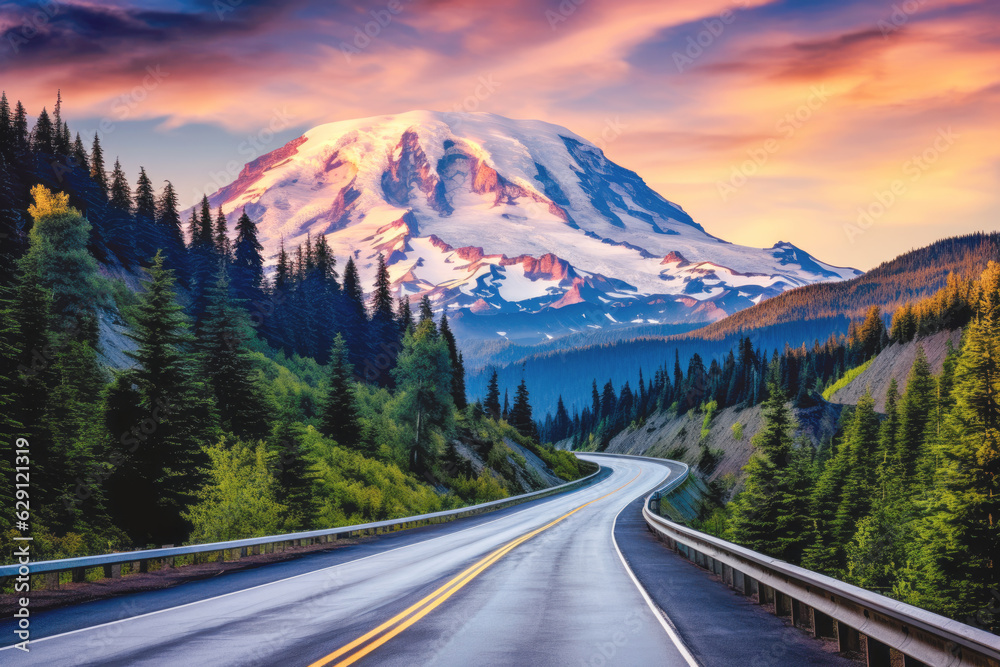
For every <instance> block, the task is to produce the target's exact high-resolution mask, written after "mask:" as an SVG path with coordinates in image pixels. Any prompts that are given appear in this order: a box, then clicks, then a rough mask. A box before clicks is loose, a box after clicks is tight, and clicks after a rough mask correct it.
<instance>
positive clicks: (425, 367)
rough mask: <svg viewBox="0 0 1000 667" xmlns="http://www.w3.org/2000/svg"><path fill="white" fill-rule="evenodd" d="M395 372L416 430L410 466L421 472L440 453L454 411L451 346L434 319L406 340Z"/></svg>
mask: <svg viewBox="0 0 1000 667" xmlns="http://www.w3.org/2000/svg"><path fill="white" fill-rule="evenodd" d="M393 375H394V376H395V378H396V384H397V387H398V388H399V391H400V396H401V398H402V402H401V405H400V410H401V418H402V420H403V421H404V422H405V423H407V424H408V425H410V426H411V427H412V428H413V431H414V439H413V442H412V445H411V447H410V467H411V469H412V470H414V471H422V470H424V469H425V468H426V466H427V465H429V464H430V463H432V462H433V461H434V459H435V458H436V457H437V456H438V454H439V453H440V451H439V450H440V449H441V446H440V445H441V442H442V440H443V439H445V437H446V436H447V434H448V433H449V432H450V430H451V426H452V420H453V413H454V410H455V404H454V401H453V400H452V398H451V377H452V370H451V361H450V359H449V357H448V347H447V345H445V343H444V341H443V340H441V337H440V336H438V335H436V333H435V329H434V324H433V322H423V323H421V324H418V325H417V328H416V329H415V330H414V331H413V333H412V334H408V335H407V336H406V337H405V338H404V339H403V350H402V351H401V352H400V353H399V358H398V361H397V364H396V368H395V369H393ZM435 436H437V437H435Z"/></svg>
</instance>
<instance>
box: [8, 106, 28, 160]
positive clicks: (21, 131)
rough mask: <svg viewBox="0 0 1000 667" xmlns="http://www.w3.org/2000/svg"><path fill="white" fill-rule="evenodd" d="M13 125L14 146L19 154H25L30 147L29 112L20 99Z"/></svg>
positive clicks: (15, 110)
mask: <svg viewBox="0 0 1000 667" xmlns="http://www.w3.org/2000/svg"><path fill="white" fill-rule="evenodd" d="M11 127H12V128H13V131H14V148H15V151H16V154H17V155H18V156H21V155H24V154H25V153H26V152H28V148H29V139H28V112H27V111H26V110H25V108H24V105H23V104H21V102H20V101H18V103H17V106H16V107H15V108H14V120H13V121H12V122H11Z"/></svg>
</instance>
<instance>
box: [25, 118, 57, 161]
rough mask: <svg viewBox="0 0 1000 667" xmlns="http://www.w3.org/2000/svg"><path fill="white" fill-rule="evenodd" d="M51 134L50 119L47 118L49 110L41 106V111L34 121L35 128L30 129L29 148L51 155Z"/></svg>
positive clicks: (52, 133)
mask: <svg viewBox="0 0 1000 667" xmlns="http://www.w3.org/2000/svg"><path fill="white" fill-rule="evenodd" d="M53 135H54V132H53V129H52V119H51V118H49V112H48V111H46V110H45V109H44V108H43V109H42V113H40V114H38V120H36V121H35V129H33V130H32V131H31V150H32V151H34V152H35V153H41V154H43V155H51V154H52V140H53Z"/></svg>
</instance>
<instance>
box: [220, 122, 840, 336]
mask: <svg viewBox="0 0 1000 667" xmlns="http://www.w3.org/2000/svg"><path fill="white" fill-rule="evenodd" d="M210 201H211V203H212V206H213V207H216V206H219V205H222V207H223V210H224V212H225V213H226V214H227V215H228V216H229V217H230V220H231V222H235V218H236V217H237V216H238V215H239V213H240V210H241V209H242V208H243V207H246V210H247V212H248V213H249V214H250V216H251V217H253V218H254V219H255V220H257V221H258V224H259V230H260V237H261V242H262V243H263V245H264V247H265V252H266V254H267V256H268V258H269V260H270V261H272V262H273V259H274V256H275V254H276V252H277V249H278V246H279V243H280V241H281V239H282V238H283V239H284V242H285V245H286V247H289V248H293V247H294V246H295V245H297V244H299V243H301V242H304V241H305V240H306V238H307V235H311V236H312V238H314V239H315V238H316V237H318V236H319V235H321V234H325V235H326V237H327V241H328V242H329V243H330V245H331V247H332V248H333V250H334V252H335V253H336V254H337V256H338V257H340V258H341V266H342V265H343V261H344V258H346V256H347V255H348V254H349V253H351V254H353V255H354V257H355V261H356V262H357V264H358V268H359V270H360V271H361V275H362V278H363V279H364V280H365V283H366V284H371V280H372V277H373V274H374V269H375V263H376V261H377V257H378V255H379V253H382V254H384V255H385V257H386V260H387V262H388V264H389V268H390V273H391V277H392V279H393V281H394V283H395V285H396V286H397V288H398V289H399V290H400V292H401V293H402V294H407V295H418V294H423V293H429V294H430V296H431V299H432V301H433V302H434V304H435V308H438V309H440V308H447V309H448V312H449V313H452V312H454V313H455V315H458V319H459V320H461V321H460V323H459V325H458V327H457V328H458V329H459V330H460V331H464V332H465V333H466V334H478V335H481V336H492V337H496V336H512V337H513V336H516V337H542V336H547V337H549V338H551V337H553V336H554V335H559V334H562V333H568V332H570V331H577V330H581V329H586V328H588V327H589V328H591V329H595V328H601V327H607V326H615V325H616V324H617V325H624V324H627V323H643V324H650V323H653V324H655V323H664V324H668V323H683V322H710V321H714V320H717V319H720V318H722V317H724V316H725V315H727V314H729V313H732V312H735V311H736V310H739V309H742V308H745V307H747V306H750V305H752V304H754V303H757V302H759V301H760V300H761V299H765V298H768V297H771V296H774V295H776V294H778V293H780V292H782V291H784V290H787V289H789V288H792V287H798V286H800V285H805V284H809V283H814V282H821V281H835V280H843V279H846V278H850V277H853V276H855V275H858V274H859V273H860V272H858V271H856V270H854V269H844V268H839V267H834V266H830V265H828V264H824V263H822V262H820V261H818V260H816V259H815V258H813V257H812V256H810V255H809V254H808V253H806V252H804V251H802V250H800V249H798V248H796V247H795V246H793V245H791V244H788V243H777V244H775V245H774V246H773V247H771V248H763V249H761V248H749V247H744V246H737V245H733V244H731V243H727V242H726V241H722V240H720V239H718V238H716V237H714V236H712V235H710V234H708V233H707V232H705V230H704V229H703V228H702V227H701V225H699V224H698V223H696V222H695V221H694V220H692V219H691V217H690V216H689V215H688V214H687V213H685V212H684V210H683V209H682V208H681V207H680V206H678V205H677V204H674V203H672V202H670V201H668V200H666V199H664V198H663V197H661V196H660V195H659V194H657V193H656V192H654V191H653V190H651V189H650V188H649V187H648V186H647V185H646V184H645V183H644V182H643V180H642V179H641V178H639V176H638V175H636V174H635V172H632V171H629V170H627V169H624V168H622V167H620V166H618V165H616V164H615V163H613V162H611V161H610V160H608V159H607V158H606V157H605V156H604V154H603V152H602V151H601V150H600V149H599V148H597V147H596V146H595V145H594V144H592V143H591V142H589V141H587V140H586V139H584V138H583V137H580V136H578V135H576V134H574V133H573V132H570V131H569V130H567V129H565V128H563V127H559V126H557V125H552V124H549V123H545V122H540V121H530V120H511V119H509V118H504V117H501V116H497V115H494V114H487V113H445V112H432V111H413V112H409V113H404V114H399V115H393V116H379V117H374V118H364V119H360V120H352V121H343V122H337V123H329V124H326V125H321V126H319V127H316V128H314V129H312V130H310V131H309V132H306V133H305V134H304V135H303V136H301V137H299V138H298V139H295V140H294V141H291V142H289V143H288V144H286V145H285V146H283V147H281V148H279V149H277V150H275V151H272V152H271V153H269V154H267V155H264V156H262V157H260V158H258V159H256V160H254V161H253V162H250V163H248V164H247V165H246V166H245V167H244V169H243V171H242V172H241V173H240V175H239V177H238V178H237V179H236V181H234V182H233V183H231V184H229V185H228V186H226V187H224V188H222V189H221V190H219V191H218V192H216V193H215V194H214V195H213V196H212V197H211V198H210Z"/></svg>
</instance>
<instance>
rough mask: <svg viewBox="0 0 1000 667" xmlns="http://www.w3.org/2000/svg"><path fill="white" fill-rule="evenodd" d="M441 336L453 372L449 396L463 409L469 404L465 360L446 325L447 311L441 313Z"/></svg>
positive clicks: (449, 328) (457, 406) (456, 405)
mask: <svg viewBox="0 0 1000 667" xmlns="http://www.w3.org/2000/svg"><path fill="white" fill-rule="evenodd" d="M441 338H443V339H444V342H445V345H447V346H448V356H449V358H450V359H451V369H452V372H453V373H452V377H451V396H452V399H453V400H454V401H455V407H456V408H458V409H459V410H464V409H465V408H466V406H467V405H468V404H469V402H468V399H467V398H466V396H465V361H464V360H463V359H462V355H461V353H460V352H459V351H458V345H457V343H456V342H455V334H453V333H452V332H451V327H450V326H449V325H448V315H447V313H445V314H442V315H441Z"/></svg>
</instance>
